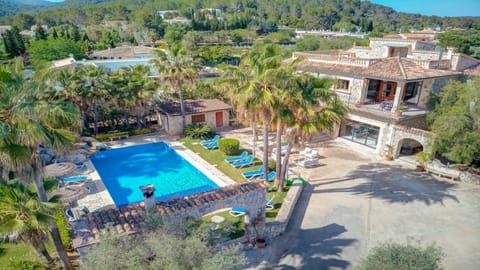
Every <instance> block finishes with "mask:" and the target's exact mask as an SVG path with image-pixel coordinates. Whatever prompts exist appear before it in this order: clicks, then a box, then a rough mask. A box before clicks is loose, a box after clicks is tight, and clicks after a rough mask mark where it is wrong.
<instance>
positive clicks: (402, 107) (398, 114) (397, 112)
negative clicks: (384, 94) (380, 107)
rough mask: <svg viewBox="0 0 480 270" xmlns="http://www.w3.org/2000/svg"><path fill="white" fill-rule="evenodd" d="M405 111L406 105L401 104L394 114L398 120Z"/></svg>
mask: <svg viewBox="0 0 480 270" xmlns="http://www.w3.org/2000/svg"><path fill="white" fill-rule="evenodd" d="M403 110H405V104H403V103H400V104H399V105H398V107H397V109H396V110H395V112H394V116H395V117H397V118H398V117H400V116H402V113H403Z"/></svg>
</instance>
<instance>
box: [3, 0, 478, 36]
mask: <svg viewBox="0 0 480 270" xmlns="http://www.w3.org/2000/svg"><path fill="white" fill-rule="evenodd" d="M0 1H6V0H0ZM10 1H11V0H10ZM23 1H33V0H23ZM46 8H47V9H49V10H46V11H42V12H37V13H34V14H31V16H32V17H33V20H31V21H35V23H45V24H48V25H59V24H65V23H69V24H75V25H79V24H81V25H84V26H88V25H99V24H102V23H103V22H104V21H105V20H128V21H131V22H135V23H136V25H138V26H146V25H147V24H151V23H152V17H153V18H154V17H155V12H156V11H158V10H176V12H175V15H176V16H183V17H187V18H189V19H192V18H193V17H194V16H195V13H196V12H198V11H199V10H201V9H204V8H217V9H220V10H221V11H222V15H221V17H222V19H221V20H218V23H217V26H215V27H216V28H214V29H205V30H230V29H235V28H248V27H250V26H255V25H261V24H264V23H267V22H273V23H276V24H277V25H284V26H287V27H291V28H297V29H327V30H345V31H356V30H359V29H360V30H362V31H371V30H372V29H373V30H375V31H378V32H381V33H389V32H397V31H403V30H404V29H408V28H412V27H413V28H418V29H422V28H423V27H443V28H448V27H451V28H480V23H479V20H478V18H464V17H438V16H422V15H419V14H408V13H401V12H396V11H394V10H393V9H392V8H390V7H385V6H382V5H378V4H373V3H370V2H369V1H360V0H135V1H133V0H66V1H65V2H63V3H57V4H55V5H54V6H53V7H46ZM59 8H61V9H59ZM12 10H15V9H14V8H12ZM19 15H22V14H19ZM19 15H17V16H19ZM22 16H25V15H22ZM153 20H154V19H153ZM15 21H16V20H15V17H3V18H0V24H12V23H13V24H15ZM17 21H18V20H17ZM239 25H240V27H239Z"/></svg>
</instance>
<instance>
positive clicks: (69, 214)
mask: <svg viewBox="0 0 480 270" xmlns="http://www.w3.org/2000/svg"><path fill="white" fill-rule="evenodd" d="M65 215H66V216H67V217H68V221H69V222H72V221H75V220H77V218H76V217H75V214H74V213H73V210H72V208H68V209H67V210H65Z"/></svg>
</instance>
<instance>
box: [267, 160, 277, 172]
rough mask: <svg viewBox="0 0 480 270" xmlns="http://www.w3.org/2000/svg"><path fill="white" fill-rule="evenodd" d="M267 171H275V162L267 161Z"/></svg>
mask: <svg viewBox="0 0 480 270" xmlns="http://www.w3.org/2000/svg"><path fill="white" fill-rule="evenodd" d="M268 169H269V170H270V171H275V170H276V169H277V162H276V161H275V160H273V159H269V160H268Z"/></svg>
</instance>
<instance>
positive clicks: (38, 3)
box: [0, 0, 54, 17]
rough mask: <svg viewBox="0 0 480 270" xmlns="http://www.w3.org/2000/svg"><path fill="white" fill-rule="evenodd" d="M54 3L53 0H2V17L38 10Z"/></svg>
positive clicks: (0, 5) (0, 2) (0, 9)
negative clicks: (49, 0) (51, 0)
mask: <svg viewBox="0 0 480 270" xmlns="http://www.w3.org/2000/svg"><path fill="white" fill-rule="evenodd" d="M53 5H54V3H52V2H48V1H42V0H0V17H3V16H12V15H15V14H17V13H20V12H36V11H40V10H43V9H45V8H47V7H51V6H53Z"/></svg>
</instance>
